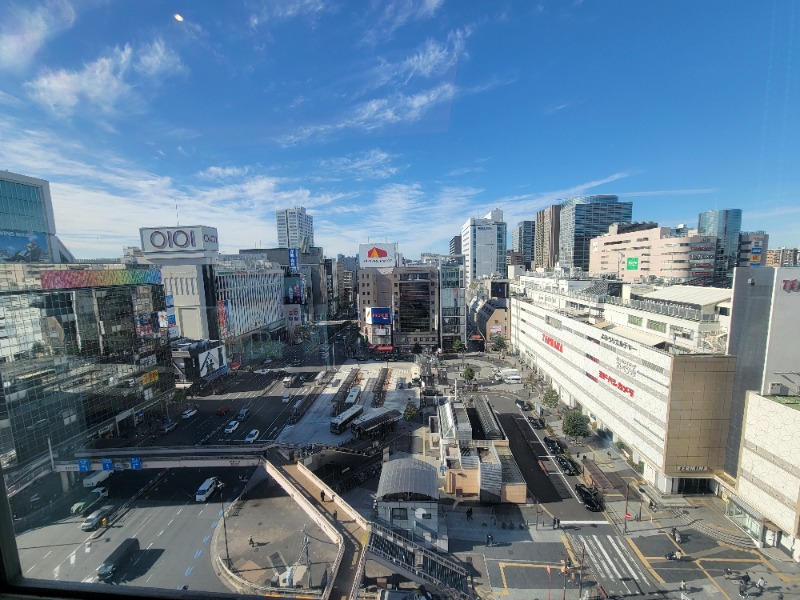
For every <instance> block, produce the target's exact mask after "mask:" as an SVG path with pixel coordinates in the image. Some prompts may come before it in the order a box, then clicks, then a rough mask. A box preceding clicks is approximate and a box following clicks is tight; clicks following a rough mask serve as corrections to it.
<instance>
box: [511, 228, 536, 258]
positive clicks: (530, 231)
mask: <svg viewBox="0 0 800 600" xmlns="http://www.w3.org/2000/svg"><path fill="white" fill-rule="evenodd" d="M535 235H536V222H535V221H520V222H519V223H517V226H516V227H515V228H514V229H513V230H512V231H511V249H512V250H513V251H514V252H519V253H521V254H522V260H523V263H524V264H525V268H526V269H530V268H531V266H532V265H533V238H534V237H535Z"/></svg>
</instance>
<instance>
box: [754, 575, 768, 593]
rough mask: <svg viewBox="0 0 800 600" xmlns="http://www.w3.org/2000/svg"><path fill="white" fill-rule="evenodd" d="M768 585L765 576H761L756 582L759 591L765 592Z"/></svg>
mask: <svg viewBox="0 0 800 600" xmlns="http://www.w3.org/2000/svg"><path fill="white" fill-rule="evenodd" d="M766 585H767V582H766V581H764V578H763V577H759V578H758V581H757V582H756V587H757V588H758V591H760V592H763V591H764V588H765V587H766Z"/></svg>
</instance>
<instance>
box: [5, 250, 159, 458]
mask: <svg viewBox="0 0 800 600" xmlns="http://www.w3.org/2000/svg"><path fill="white" fill-rule="evenodd" d="M0 282H2V283H0V332H2V335H0V382H2V385H0V423H2V427H0V461H2V465H3V467H4V468H9V467H14V466H19V467H22V468H24V467H25V465H27V464H30V463H31V462H32V461H34V460H36V459H39V458H42V457H46V456H47V455H48V453H50V456H51V457H52V452H58V451H59V449H60V448H65V449H66V448H67V447H69V446H73V445H83V444H85V443H87V442H86V441H87V440H92V439H99V438H100V436H102V435H104V434H107V433H109V432H113V434H114V435H116V436H119V435H120V434H121V433H122V432H125V433H126V434H127V433H129V432H132V431H133V430H134V429H135V428H136V426H137V424H138V423H139V422H141V421H142V420H144V419H145V418H147V417H150V415H151V411H153V412H156V411H164V410H166V408H167V403H168V401H169V400H170V399H171V396H172V393H173V391H174V378H173V371H172V364H171V361H170V340H169V337H168V335H167V329H168V327H169V325H168V321H167V318H166V315H167V310H168V308H167V305H166V299H165V295H164V288H163V286H162V285H161V271H160V270H159V269H157V268H155V267H152V266H146V267H141V266H136V267H126V266H125V265H121V264H110V265H100V264H93V265H86V264H77V265H65V264H60V265H46V264H36V265H32V264H19V263H6V264H0ZM173 410H174V409H173ZM91 444H92V442H91V441H89V442H88V445H89V446H91Z"/></svg>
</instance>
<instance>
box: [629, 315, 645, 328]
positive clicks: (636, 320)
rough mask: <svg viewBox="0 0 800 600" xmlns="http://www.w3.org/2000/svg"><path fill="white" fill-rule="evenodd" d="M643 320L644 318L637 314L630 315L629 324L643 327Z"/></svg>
mask: <svg viewBox="0 0 800 600" xmlns="http://www.w3.org/2000/svg"><path fill="white" fill-rule="evenodd" d="M643 321H644V319H642V317H637V316H635V315H628V325H636V326H638V327H641V326H642V322H643Z"/></svg>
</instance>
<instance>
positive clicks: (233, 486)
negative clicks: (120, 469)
mask: <svg viewBox="0 0 800 600" xmlns="http://www.w3.org/2000/svg"><path fill="white" fill-rule="evenodd" d="M245 472H246V471H245V470H243V469H225V470H224V471H215V470H212V469H175V470H171V471H169V472H168V474H167V476H166V477H165V478H164V479H163V480H162V481H161V482H160V483H159V484H158V485H157V486H156V487H154V488H153V489H151V490H150V491H149V492H148V493H147V494H146V495H145V496H143V497H142V498H141V499H139V500H137V501H135V502H134V503H133V504H132V505H131V507H130V509H129V510H128V511H127V512H125V514H124V515H123V516H122V517H121V518H119V519H118V520H116V521H114V522H113V523H112V525H111V526H110V527H109V528H107V529H105V530H100V532H99V534H98V532H84V531H82V530H81V528H80V524H81V522H82V521H83V518H80V517H66V518H63V519H61V520H59V521H57V522H54V523H52V524H51V525H48V526H46V527H42V528H38V529H33V530H30V531H27V532H25V533H23V534H21V535H20V536H18V538H17V546H18V548H19V554H20V560H21V562H22V565H23V566H22V570H23V573H24V575H25V576H26V577H29V578H36V579H55V580H59V581H71V582H84V583H94V582H96V581H97V577H96V571H97V567H98V566H100V565H101V564H102V562H103V560H104V559H105V558H107V557H108V555H109V554H111V552H113V551H114V549H115V548H116V547H117V546H119V544H120V543H121V542H122V541H123V540H124V539H126V538H129V537H136V538H138V540H139V544H140V547H141V550H140V551H139V552H138V553H137V554H136V555H135V556H134V557H133V558H132V560H131V561H130V563H129V564H128V565H126V567H125V568H123V569H122V570H121V571H120V573H119V574H118V576H117V577H115V579H114V582H113V583H116V584H124V585H136V586H144V587H154V588H165V589H181V588H182V587H183V586H184V585H187V586H189V589H195V590H204V591H211V592H228V591H229V590H228V589H227V588H226V587H225V586H224V585H223V583H222V582H221V581H220V580H219V578H218V576H217V572H216V563H215V561H214V557H212V556H210V554H209V548H210V540H211V536H212V534H213V532H214V529H215V528H216V526H217V524H218V523H219V520H220V518H221V515H222V506H223V504H222V502H221V500H222V501H224V503H225V505H226V506H227V505H228V503H229V501H230V500H232V499H233V498H235V497H236V495H237V494H238V493H239V491H240V489H241V486H242V485H243V483H242V482H240V481H239V477H240V476H241V475H243V474H245ZM153 475H154V473H153V472H150V473H149V474H148V475H143V474H142V473H136V472H124V473H116V474H115V475H114V476H113V477H112V478H109V479H108V480H107V483H108V484H109V489H110V490H111V497H110V498H109V503H111V504H114V505H117V506H119V505H121V504H123V503H124V502H125V500H126V499H127V497H128V494H130V493H131V492H135V491H137V490H138V489H141V487H142V485H143V484H144V481H143V478H144V477H147V478H148V479H149V478H152V476H153ZM212 475H216V476H218V477H220V479H221V480H222V481H224V482H225V484H226V485H225V487H224V489H223V491H222V493H216V494H215V495H213V496H212V497H211V498H210V499H209V501H208V502H195V499H194V493H195V491H196V489H197V487H198V486H199V485H200V483H202V482H203V481H204V480H205V479H206V478H208V477H210V476H212ZM53 540H58V543H57V544H53Z"/></svg>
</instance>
